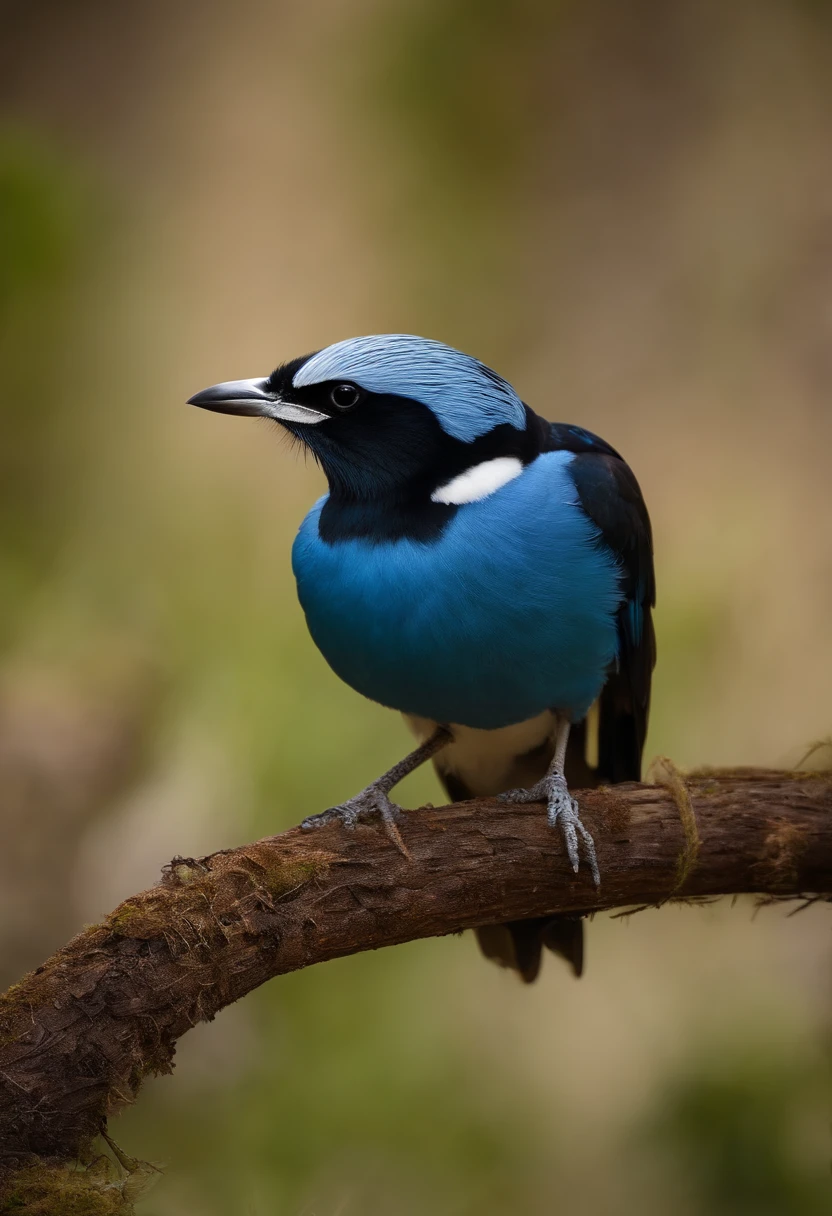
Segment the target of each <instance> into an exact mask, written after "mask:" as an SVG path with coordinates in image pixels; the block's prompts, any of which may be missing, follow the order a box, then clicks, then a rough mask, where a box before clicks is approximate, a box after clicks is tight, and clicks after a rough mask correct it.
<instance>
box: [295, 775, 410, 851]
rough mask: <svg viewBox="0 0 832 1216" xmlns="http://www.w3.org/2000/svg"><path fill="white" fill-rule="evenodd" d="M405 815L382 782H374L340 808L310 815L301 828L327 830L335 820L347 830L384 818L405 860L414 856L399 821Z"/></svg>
mask: <svg viewBox="0 0 832 1216" xmlns="http://www.w3.org/2000/svg"><path fill="white" fill-rule="evenodd" d="M401 813H402V808H401V807H400V806H397V805H396V803H395V802H392V801H391V800H390V797H389V795H388V793H387V790H386V789H385V788H384V786H383V785H381V784H380V783H379V782H373V783H372V784H371V785H368V786H367V788H366V789H364V790H362V791H361V793H360V794H356V795H355V797H354V798H348V799H347V801H346V802H342V803H341V804H340V805H339V806H331V807H330V808H329V809H328V810H326V811H321V812H320V814H319V815H310V816H309V817H308V818H307V819H304V820H303V822H302V823H301V825H300V826H301V828H302V829H303V831H304V832H311V831H314V830H315V828H321V827H323V826H324V824H325V823H332V822H333V820H340V822H341V823H343V825H344V827H345V828H354V827H355V825H356V824H357V823H362V822H365V823H366V822H367V821H368V820H370V819H381V822H382V824H383V825H384V830H385V831H386V832H387V835H388V836H389V837H390V839H391V840H392V841H393V843H394V844H395V846H396V848H397V849H398V850H399V852H400V853H403V854H404V856H405V857H410V852H409V851H408V848H407V846H406V845H405V843H404V841H403V840H402V836H401V832H400V831H399V827H398V824H397V822H396V821H397V820H398V818H399V816H400V815H401Z"/></svg>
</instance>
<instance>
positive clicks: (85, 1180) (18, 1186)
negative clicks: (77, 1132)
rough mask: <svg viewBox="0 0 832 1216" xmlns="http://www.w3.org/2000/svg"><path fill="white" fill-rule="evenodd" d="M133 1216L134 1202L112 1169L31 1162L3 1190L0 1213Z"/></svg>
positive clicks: (0, 1197) (63, 1215)
mask: <svg viewBox="0 0 832 1216" xmlns="http://www.w3.org/2000/svg"><path fill="white" fill-rule="evenodd" d="M18 1212H20V1213H24V1212H25V1213H26V1216H131V1214H132V1212H133V1203H132V1200H131V1199H130V1198H127V1197H126V1196H125V1193H124V1183H123V1181H121V1180H119V1179H115V1178H113V1177H112V1171H111V1170H107V1171H105V1172H102V1171H101V1170H97V1169H93V1168H91V1169H83V1168H79V1167H78V1166H75V1165H58V1166H50V1165H41V1164H38V1165H32V1166H28V1167H27V1168H25V1169H23V1170H20V1171H19V1172H18V1173H17V1174H15V1175H14V1176H13V1177H12V1178H11V1179H10V1180H9V1182H8V1183H7V1184H6V1186H5V1187H4V1189H3V1191H2V1192H0V1213H2V1214H3V1216H7V1214H8V1216H12V1214H13V1213H14V1214H16V1213H18Z"/></svg>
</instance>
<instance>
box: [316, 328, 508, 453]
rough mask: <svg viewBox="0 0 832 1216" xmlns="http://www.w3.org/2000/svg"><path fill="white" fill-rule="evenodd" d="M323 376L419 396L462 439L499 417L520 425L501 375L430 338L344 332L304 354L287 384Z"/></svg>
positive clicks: (490, 427)
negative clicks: (346, 334)
mask: <svg viewBox="0 0 832 1216" xmlns="http://www.w3.org/2000/svg"><path fill="white" fill-rule="evenodd" d="M324 380H352V381H353V382H354V383H355V384H358V385H359V386H360V387H361V388H363V389H366V390H367V392H369V393H384V394H387V393H390V394H392V395H393V396H396V397H410V398H412V399H413V400H415V401H421V402H422V404H423V405H426V406H427V407H428V409H430V410H431V411H432V412H433V414H434V415H435V416H436V418H437V419H438V421H439V425H440V426H441V427H442V429H443V431H445V432H446V433H447V434H448V435H451V436H452V437H453V438H454V439H461V440H462V441H463V442H465V443H470V442H471V441H472V440H474V439H476V438H477V437H478V436H479V435H485V434H486V433H487V432H488V431H490V430H493V428H494V427H495V426H499V425H500V424H501V423H508V424H509V425H510V426H513V427H516V428H517V429H518V430H525V427H526V412H525V410H524V408H523V403H522V401H521V400H520V398H519V397H518V396H517V394H516V393H515V391H514V389H513V388H512V387H511V385H510V384H509V383H508V382H507V381H506V380H503V378H502V377H501V376H498V375H497V373H496V372H493V371H492V370H491V369H490V368H489V367H486V366H485V364H483V363H480V362H479V360H477V359H474V358H472V357H471V355H465V354H463V353H462V351H459V350H454V348H453V347H452V346H445V344H444V343H442V342H434V341H433V340H432V339H431V338H417V337H414V336H413V335H412V334H372V335H370V336H368V337H366V338H348V339H347V340H346V341H344V342H336V343H335V344H334V346H327V347H326V349H325V350H321V351H318V353H317V354H316V355H313V356H312V358H311V359H308V360H307V361H306V363H304V364H303V366H302V367H301V368H300V369H299V370H298V371H297V372H296V373H295V377H294V380H293V384H294V386H295V387H296V388H304V387H308V386H309V385H311V384H320V383H321V382H322V381H324Z"/></svg>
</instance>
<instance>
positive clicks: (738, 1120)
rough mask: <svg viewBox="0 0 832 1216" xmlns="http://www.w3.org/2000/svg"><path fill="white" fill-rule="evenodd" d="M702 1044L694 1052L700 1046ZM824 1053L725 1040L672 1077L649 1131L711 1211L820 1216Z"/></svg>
mask: <svg viewBox="0 0 832 1216" xmlns="http://www.w3.org/2000/svg"><path fill="white" fill-rule="evenodd" d="M701 1050H702V1049H701V1047H700V1052H701ZM831 1081H832V1078H830V1075H829V1065H828V1062H822V1063H820V1065H819V1063H818V1062H817V1061H812V1060H808V1059H806V1058H801V1057H800V1056H799V1055H798V1054H796V1053H791V1054H786V1053H785V1052H784V1050H783V1047H782V1045H781V1044H778V1043H777V1042H768V1043H763V1044H761V1045H759V1046H758V1047H757V1048H756V1049H755V1048H753V1047H751V1046H749V1045H748V1044H746V1045H743V1046H741V1045H740V1044H739V1041H737V1042H732V1043H725V1044H723V1045H721V1046H720V1047H715V1048H714V1050H713V1051H712V1052H711V1053H710V1054H708V1055H707V1056H702V1055H700V1056H699V1058H698V1060H697V1061H696V1062H693V1061H691V1062H689V1063H687V1064H686V1065H685V1067H684V1070H683V1071H682V1072H681V1075H678V1076H677V1077H675V1078H671V1079H670V1080H669V1081H668V1083H667V1087H666V1090H665V1093H664V1095H663V1100H662V1104H661V1106H660V1109H659V1110H658V1112H657V1113H656V1115H655V1117H654V1119H653V1120H651V1122H650V1124H649V1126H648V1128H647V1129H646V1134H647V1135H649V1137H650V1141H651V1144H652V1145H654V1146H655V1147H657V1148H658V1149H659V1150H660V1151H663V1152H664V1153H666V1154H668V1156H669V1157H670V1159H671V1160H672V1161H674V1162H675V1164H676V1167H677V1169H678V1170H679V1172H680V1173H681V1175H682V1177H683V1179H684V1184H683V1185H684V1189H685V1191H686V1193H688V1194H689V1195H690V1196H691V1197H692V1199H693V1210H695V1211H702V1212H707V1213H709V1216H824V1214H825V1213H827V1212H828V1211H829V1204H830V1193H831V1192H832V1182H831V1181H830V1177H829V1166H828V1160H826V1157H827V1153H826V1152H825V1149H824V1145H826V1144H827V1142H828V1118H829V1112H828V1097H829V1094H830V1092H832V1084H831V1083H830V1082H831Z"/></svg>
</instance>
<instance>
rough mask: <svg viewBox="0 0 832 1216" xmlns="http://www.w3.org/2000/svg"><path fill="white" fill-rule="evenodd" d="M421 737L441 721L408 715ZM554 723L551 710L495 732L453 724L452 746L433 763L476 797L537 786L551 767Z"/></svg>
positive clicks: (409, 723)
mask: <svg viewBox="0 0 832 1216" xmlns="http://www.w3.org/2000/svg"><path fill="white" fill-rule="evenodd" d="M405 721H406V722H407V724H408V726H409V727H410V729H411V730H412V731H413V733H414V735H416V737H417V739H419V740H424V739H427V738H428V736H429V735H431V734H433V732H434V730H435V729H436V726H437V723H436V722H432V721H431V720H430V719H429V718H417V717H414V716H413V715H411V714H405ZM555 725H556V719H555V715H554V714H553V713H551V712H550V711H549V710H546V711H545V712H544V713H542V714H538V715H537V717H536V718H530V719H529V720H528V721H527V722H518V723H516V724H515V725H513V726H502V727H500V728H499V729H497V730H475V729H474V728H473V727H470V726H454V727H453V733H454V738H453V742H452V743H449V744H448V746H447V747H445V748H443V749H442V751H441V752H439V754H438V755H437V756H436V759H435V760H434V763H435V765H436V767H437V769H438V771H439V772H440V773H453V775H454V776H456V777H458V778H459V780H460V781H461V782H462V783H463V784H464V785H465V786H466V787H467V789H469V790H470V792H471V795H472V797H480V798H488V797H491V796H492V795H494V794H502V793H504V792H505V791H506V790H509V789H514V788H517V787H526V786H529V785H533V784H534V783H535V781H538V780H539V779H540V778H541V777H542V776H543V774H544V773H545V772H546V769H547V768H548V765H549V761H550V760H551V757H552V751H553V748H554V733H555Z"/></svg>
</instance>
